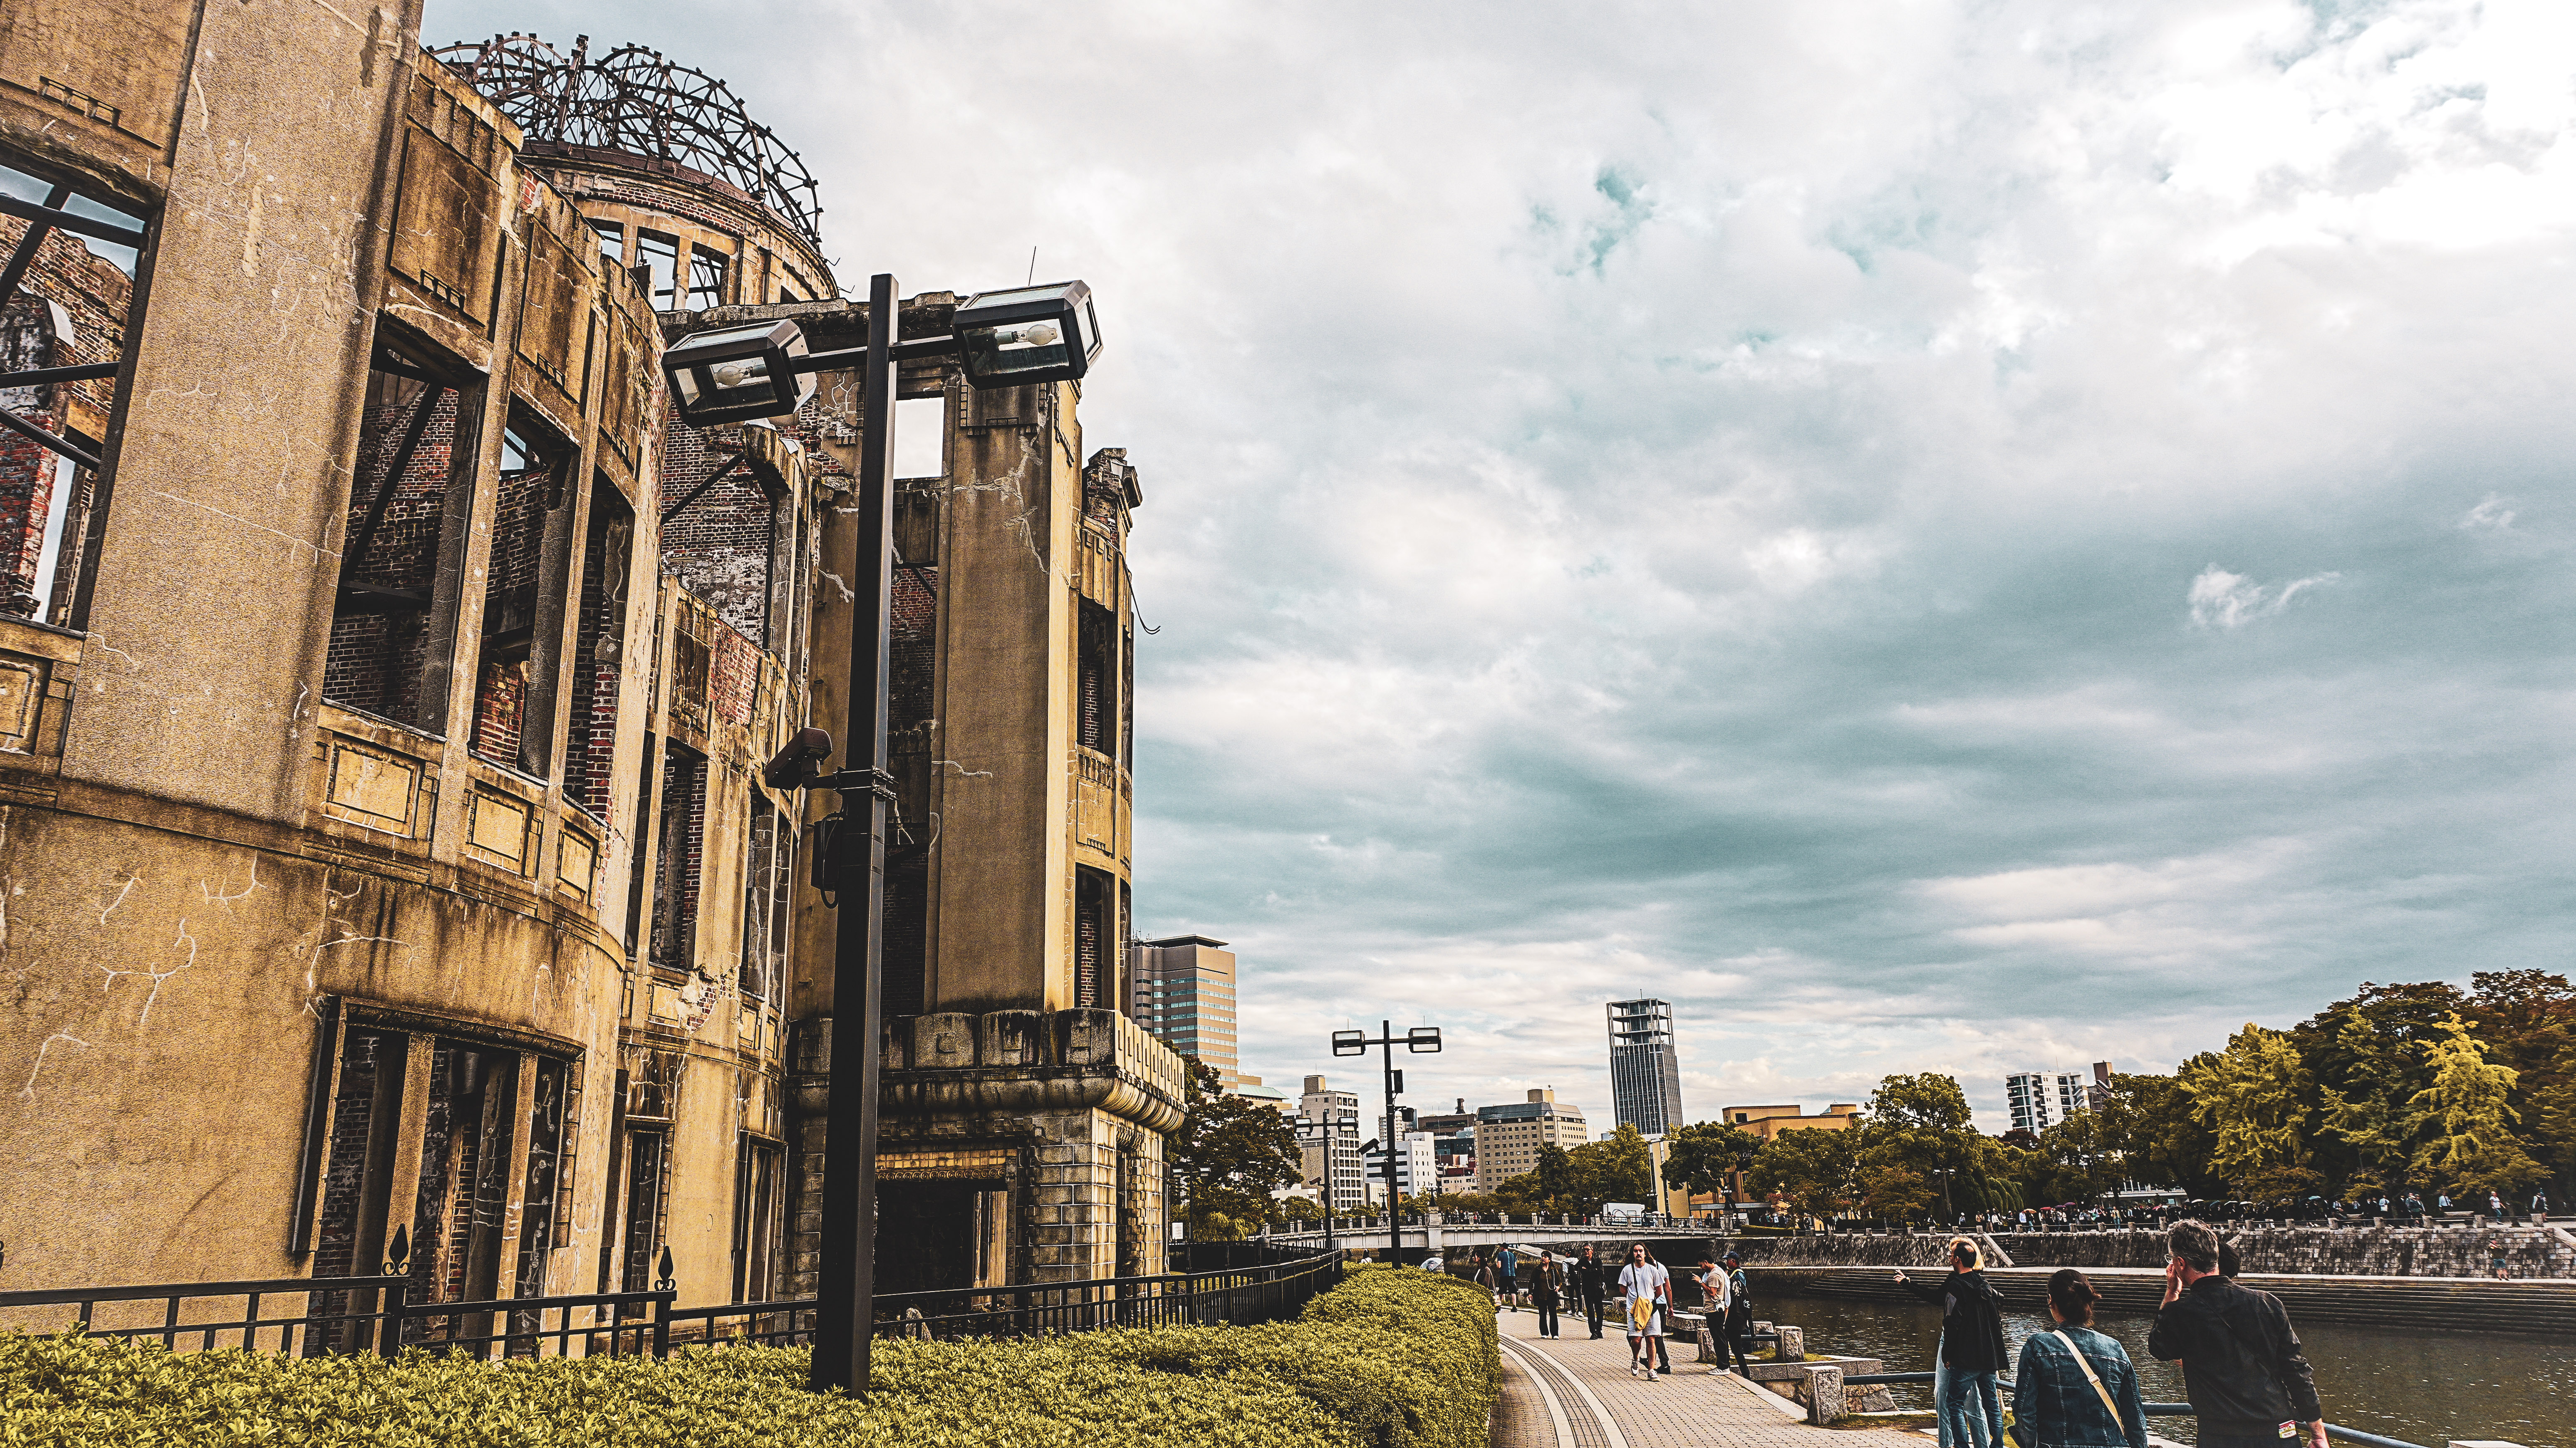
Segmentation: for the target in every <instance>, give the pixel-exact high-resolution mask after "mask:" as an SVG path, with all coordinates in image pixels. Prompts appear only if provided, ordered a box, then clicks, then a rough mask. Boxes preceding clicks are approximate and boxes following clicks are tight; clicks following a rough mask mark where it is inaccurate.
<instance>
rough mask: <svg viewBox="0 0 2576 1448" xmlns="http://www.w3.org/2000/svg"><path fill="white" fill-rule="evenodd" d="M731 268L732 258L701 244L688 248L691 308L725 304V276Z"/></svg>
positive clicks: (689, 303) (689, 302)
mask: <svg viewBox="0 0 2576 1448" xmlns="http://www.w3.org/2000/svg"><path fill="white" fill-rule="evenodd" d="M732 269H733V258H731V257H729V256H726V255H725V254H724V253H723V252H720V251H709V250H708V249H707V248H705V247H703V246H692V247H690V248H689V301H688V305H689V306H690V307H692V308H705V307H721V306H723V305H724V304H725V300H726V298H725V277H726V275H727V274H728V273H729V272H731V271H732Z"/></svg>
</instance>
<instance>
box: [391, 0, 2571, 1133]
mask: <svg viewBox="0 0 2576 1448" xmlns="http://www.w3.org/2000/svg"><path fill="white" fill-rule="evenodd" d="M718 15H720V16H721V23H710V21H711V19H712V18H713V17H716V16H718ZM503 30H533V31H536V32H537V33H539V34H541V35H544V36H545V37H547V38H548V39H550V40H554V41H557V42H560V43H562V44H564V45H566V46H567V47H568V46H569V44H570V42H571V40H572V37H573V36H574V35H575V34H576V33H586V34H588V35H590V36H591V37H592V43H593V50H594V52H596V51H598V50H600V49H604V48H605V47H607V46H608V45H612V44H616V43H621V42H625V41H629V40H632V41H637V42H641V43H643V44H646V45H650V46H653V47H655V48H657V49H660V50H663V51H665V52H667V53H668V54H670V55H671V56H672V57H674V58H675V59H679V60H682V61H684V62H687V63H691V64H695V65H699V66H701V67H703V68H705V69H707V70H709V71H712V72H714V73H716V74H719V75H722V76H725V77H726V78H728V79H729V80H730V81H731V82H732V83H733V85H734V87H735V89H736V90H737V91H738V92H740V93H741V94H742V95H743V96H744V97H745V98H746V100H747V102H748V104H749V105H750V107H751V108H752V111H753V114H754V115H756V116H757V117H759V118H760V119H761V120H763V121H765V122H767V123H769V124H771V125H772V126H774V127H776V128H777V130H778V131H779V132H780V133H781V134H782V135H783V136H784V137H785V138H787V140H788V141H789V143H790V144H792V145H795V146H797V147H798V148H800V149H801V150H802V151H803V153H804V155H805V158H806V160H807V161H808V163H809V164H810V165H811V166H812V167H813V169H814V170H815V172H816V173H817V175H818V176H819V177H820V178H821V180H822V183H823V187H824V204H825V206H826V208H827V211H828V215H827V218H826V228H827V233H828V241H829V243H830V245H829V250H830V251H831V252H832V254H833V255H834V257H835V259H836V264H837V265H838V266H839V267H840V268H841V276H842V281H843V283H844V285H845V286H850V287H859V288H863V287H864V283H865V277H866V275H867V274H868V273H869V272H872V271H878V270H890V271H893V272H894V273H895V274H896V275H897V276H898V277H899V278H901V280H902V283H903V285H904V286H905V288H906V289H907V290H908V291H909V290H927V289H933V288H956V289H959V290H968V289H973V288H977V287H982V286H988V285H995V284H1003V283H1011V282H1016V281H1018V280H1020V279H1021V277H1023V276H1024V275H1025V274H1026V271H1027V268H1028V265H1029V250H1030V248H1031V247H1032V246H1035V247H1036V248H1037V252H1038V255H1037V263H1036V265H1037V270H1038V272H1039V273H1041V274H1042V275H1043V276H1047V277H1056V276H1081V277H1084V278H1087V279H1088V280H1089V281H1090V282H1091V283H1092V285H1093V287H1094V288H1095V289H1096V290H1097V291H1098V293H1099V294H1100V296H1101V299H1102V300H1101V311H1102V316H1103V329H1104V332H1105V333H1106V335H1107V338H1108V350H1107V352H1106V353H1105V355H1104V356H1103V358H1102V361H1101V364H1100V366H1101V370H1100V371H1099V372H1098V373H1096V374H1095V376H1094V380H1093V382H1092V383H1091V384H1090V385H1089V390H1088V392H1087V394H1086V397H1085V401H1084V408H1083V412H1084V419H1085V423H1086V432H1087V436H1088V441H1089V442H1090V444H1091V445H1092V446H1124V447H1126V448H1127V449H1129V453H1130V457H1131V458H1132V459H1133V460H1134V461H1135V462H1136V463H1137V464H1138V465H1139V467H1140V468H1141V469H1142V475H1143V484H1144V488H1145V492H1146V499H1147V501H1146V506H1145V507H1144V509H1143V510H1141V512H1140V513H1139V514H1138V525H1137V530H1136V534H1135V558H1134V562H1135V570H1136V582H1137V590H1138V598H1139V602H1140V604H1141V607H1142V611H1143V613H1144V616H1145V618H1146V620H1147V621H1148V622H1150V623H1152V624H1154V625H1156V626H1157V627H1159V628H1160V629H1161V632H1160V633H1159V634H1156V635H1154V636H1152V637H1149V638H1145V639H1143V640H1141V645H1142V647H1141V657H1140V663H1139V674H1138V692H1139V705H1138V716H1137V718H1138V723H1137V733H1138V752H1139V761H1138V786H1137V794H1138V807H1139V811H1140V816H1141V818H1140V823H1139V828H1138V834H1137V842H1136V855H1137V859H1136V871H1137V887H1136V901H1137V911H1138V916H1139V920H1138V924H1139V927H1140V929H1141V931H1142V932H1143V933H1144V934H1146V935H1149V936H1151V935H1158V934H1165V933H1179V932H1185V931H1195V932H1200V933H1204V934H1208V935H1212V936H1217V937H1221V938H1224V939H1227V940H1230V941H1232V942H1233V943H1234V948H1235V949H1236V951H1237V952H1238V954H1239V956H1240V958H1241V961H1242V967H1243V974H1244V982H1245V985H1244V996H1245V1002H1244V1021H1243V1025H1244V1037H1245V1068H1246V1069H1247V1070H1251V1071H1254V1072H1258V1073H1260V1074H1263V1075H1265V1076H1267V1077H1269V1078H1270V1079H1271V1080H1272V1081H1273V1082H1275V1083H1279V1084H1284V1085H1287V1086H1288V1087H1289V1088H1290V1089H1291V1090H1292V1091H1293V1090H1294V1089H1295V1078H1296V1077H1298V1076H1299V1075H1301V1074H1303V1073H1305V1072H1308V1071H1316V1070H1328V1069H1332V1068H1333V1066H1334V1063H1333V1062H1332V1061H1331V1059H1330V1057H1329V1056H1327V1055H1326V1054H1325V1053H1324V1051H1323V1049H1322V1042H1323V1039H1324V1036H1325V1033H1326V1032H1327V1031H1328V1030H1330V1029H1332V1028H1334V1027H1337V1026H1342V1025H1345V1024H1351V1023H1368V1024H1372V1025H1373V1024H1374V1023H1375V1022H1376V1021H1377V1020H1379V1019H1381V1018H1392V1019H1393V1020H1394V1021H1395V1022H1396V1024H1397V1025H1398V1026H1399V1027H1402V1026H1406V1025H1411V1024H1414V1023H1417V1022H1429V1023H1436V1024H1439V1025H1441V1026H1443V1027H1445V1028H1446V1030H1447V1032H1448V1039H1449V1043H1450V1049H1449V1051H1448V1053H1447V1054H1446V1055H1444V1056H1442V1057H1439V1058H1430V1057H1423V1058H1416V1060H1415V1061H1414V1062H1413V1063H1412V1067H1413V1069H1412V1072H1411V1084H1412V1086H1413V1096H1412V1099H1413V1100H1414V1101H1415V1102H1416V1103H1417V1104H1421V1105H1425V1106H1429V1105H1432V1104H1435V1103H1440V1104H1445V1102H1446V1101H1447V1100H1448V1099H1449V1098H1452V1097H1457V1096H1464V1097H1467V1098H1469V1100H1470V1104H1480V1103H1483V1102H1487V1101H1494V1100H1503V1099H1517V1096H1518V1093H1519V1092H1520V1091H1521V1090H1522V1089H1524V1088H1526V1087H1530V1086H1537V1085H1553V1086H1555V1087H1556V1088H1557V1089H1558V1091H1559V1093H1560V1095H1563V1096H1567V1097H1570V1098H1571V1099H1572V1100H1574V1101H1575V1102H1576V1103H1578V1104H1580V1105H1581V1106H1583V1107H1584V1108H1585V1110H1586V1111H1587V1113H1588V1114H1590V1115H1592V1116H1593V1117H1595V1118H1596V1120H1599V1119H1601V1118H1606V1117H1607V1116H1608V1115H1609V1111H1608V1105H1609V1101H1608V1096H1609V1091H1608V1072H1607V1068H1606V1048H1605V1045H1604V1036H1603V1024H1602V1014H1601V1003H1602V1002H1603V1001H1605V1000H1607V999H1609V998H1611V997H1612V996H1614V995H1623V994H1631V993H1642V994H1653V995H1660V996H1663V997H1666V998H1668V999H1670V1000H1672V1001H1674V1002H1675V1003H1676V1006H1677V1009H1678V1011H1679V1014H1680V1017H1681V1026H1682V1030H1683V1032H1684V1033H1685V1043H1684V1047H1683V1064H1684V1071H1683V1090H1684V1098H1685V1103H1686V1105H1687V1107H1688V1108H1689V1111H1690V1113H1691V1114H1692V1115H1694V1116H1706V1115H1713V1114H1714V1113H1715V1110H1716V1108H1717V1107H1719V1106H1720V1105H1723V1104H1727V1103H1731V1102H1740V1101H1765V1102H1767V1101H1793V1100H1794V1101H1800V1102H1803V1103H1805V1104H1806V1105H1808V1106H1809V1108H1810V1109H1815V1108H1819V1107H1821V1106H1823V1105H1824V1104H1825V1103H1826V1102H1827V1101H1829V1100H1846V1099H1848V1100H1856V1099H1861V1095H1862V1093H1864V1092H1866V1090H1867V1089H1868V1088H1869V1086H1870V1085H1871V1084H1872V1083H1874V1082H1875V1081H1876V1080H1877V1078H1878V1077H1880V1076H1882V1075H1884V1074H1886V1073H1888V1072H1891V1071H1910V1070H1946V1071H1951V1072H1955V1073H1957V1074H1958V1075H1959V1076H1960V1077H1961V1078H1962V1080H1963V1082H1964V1084H1966V1085H1967V1087H1968V1089H1969V1095H1970V1098H1971V1100H1972V1101H1974V1102H1975V1103H1977V1105H1978V1107H1979V1109H1980V1113H1981V1116H1982V1117H1983V1118H1984V1119H1985V1121H1986V1122H1987V1124H1988V1125H1989V1126H1990V1127H1994V1128H1997V1129H1999V1127H2000V1124H2001V1123H2000V1122H1999V1121H1998V1120H1997V1115H1998V1113H1999V1112H2000V1107H2001V1098H2002V1086H2001V1081H2000V1077H2001V1075H2002V1073H2004V1072H2005V1071H2007V1070H2011V1069H2022V1068H2025V1067H2039V1066H2044V1067H2060V1068H2079V1069H2080V1068H2081V1067H2082V1065H2083V1064H2084V1063H2087V1062H2090V1061H2093V1060H2097V1059H2103V1058H2108V1059H2112V1060H2115V1061H2117V1062H2119V1063H2120V1065H2121V1066H2122V1068H2123V1069H2129V1068H2132V1067H2150V1066H2152V1067H2157V1068H2170V1067H2171V1066H2172V1065H2173V1063H2174V1062H2175V1061H2177V1060H2178V1059H2179V1058H2180V1057H2182V1056H2184V1055H2187V1054H2189V1053H2190V1052H2192V1051H2195V1050H2199V1049H2203V1048H2206V1047H2210V1046H2214V1045H2216V1044H2218V1043H2219V1042H2220V1041H2221V1040H2222V1039H2223V1037H2224V1035H2225V1033H2226V1032H2227V1031H2228V1030H2229V1029H2232V1028H2233V1027H2234V1026H2235V1025H2237V1024H2240V1023H2242V1022H2243V1021H2245V1020H2247V1019H2249V1018H2251V1019H2257V1020H2261V1021H2264V1022H2266V1023H2270V1024H2275V1025H2286V1024H2289V1023H2290V1022H2292V1021H2295V1020H2297V1019H2299V1018H2302V1017H2304V1016H2306V1015H2308V1014H2309V1013H2310V1012H2312V1011H2313V1010H2314V1009H2315V1008H2316V1007H2317V1006H2318V1005H2319V1004H2321V1003H2323V1002H2325V1001H2327V1000H2330V999H2333V998H2335V997H2337V996H2340V995H2343V994H2347V993H2349V992H2350V991H2351V989H2352V988H2353V987H2354V986H2355V985H2357V984H2358V983H2359V982H2361V981H2363V980H2369V979H2375V980H2395V979H2425V978H2433V977H2442V978H2448V979H2454V980H2460V981H2465V980H2466V979H2467V978H2468V975H2469V973H2470V972H2472V971H2475V970H2487V969H2505V968H2513V967H2521V966H2533V965H2538V966H2544V967H2547V968H2550V969H2565V968H2566V966H2567V965H2568V963H2569V961H2568V949H2569V945H2570V943H2571V937H2576V901H2571V895H2570V890H2569V888H2568V886H2569V881H2568V864H2569V860H2570V851H2569V845H2570V834H2571V827H2570V824H2569V821H2570V818H2571V814H2572V813H2576V808H2572V807H2576V798H2571V795H2576V788H2571V779H2570V775H2569V770H2568V754H2569V751H2568V746H2567V740H2568V739H2569V737H2570V730H2571V725H2576V719H2571V713H2576V710H2571V702H2576V694H2571V686H2576V670H2572V669H2571V666H2570V662H2569V659H2570V647H2569V646H2570V643H2571V639H2570V628H2569V619H2570V616H2571V615H2570V604H2571V602H2576V600H2571V598H2570V594H2571V586H2570V582H2569V577H2568V564H2569V561H2570V559H2569V555H2570V542H2571V537H2576V522H2571V518H2570V511H2569V510H2570V491H2571V490H2570V482H2571V474H2572V473H2576V461H2571V459H2576V450H2571V444H2576V406H2571V395H2576V388H2571V384H2576V344H2571V337H2576V9H2571V7H2569V6H2567V5H2566V4H2564V3H2563V0H2554V3H2552V0H2486V3H2469V0H2457V3H2454V0H2425V3H2406V0H2391V3H2376V4H2369V3H2365V4H2339V3H2331V0H2314V3H2311V4H2305V5H2300V4H2264V3H2215V0H2169V3H2164V4H2158V5H2152V6H2139V5H2134V4H2117V5H2086V4H2077V3H2068V0H2045V3H2025V0H1978V3H1964V0H1915V3H1899V0H1867V3H1842V0H1802V3H1800V4H1796V5H1779V4H1736V5H1718V4H1708V5H1699V6H1691V7H1685V6H1676V5H1668V4H1654V5H1647V4H1618V3H1594V4H1586V5H1579V6H1576V5H1526V4H1507V3H1496V0H1481V3H1477V4H1473V5H1466V4H1459V5H1431V4H1419V5H1385V4H1351V5H1339V4H1324V3H1316V4H1292V5H1258V6H1256V5H1249V4H1223V3H1212V0H1164V3H1123V4H1121V3H1101V4H1049V5H1039V4H1024V5H1003V4H992V5H975V4H953V5H939V6H930V5H892V4H877V5H853V4H847V3H836V0H820V3H815V0H799V3H796V4H793V5H789V4H776V3H750V4H744V3H735V4H731V5H728V6H725V7H723V8H722V10H721V11H714V10H709V9H706V8H704V7H696V6H691V7H681V6H673V5H645V6H637V5H634V4H632V3H621V4H610V3H606V0H525V3H508V0H433V3H432V4H431V7H430V11H429V19H428V24H427V31H428V33H427V36H426V38H427V39H428V40H430V41H432V42H434V43H435V42H444V41H447V40H451V39H467V38H481V37H483V36H487V35H490V34H493V33H495V32H497V31H503ZM1341 1064H1343V1065H1349V1064H1351V1063H1347V1062H1345V1063H1341ZM1352 1074H1354V1075H1356V1074H1357V1073H1352ZM1353 1084H1358V1083H1356V1082H1354V1083H1353Z"/></svg>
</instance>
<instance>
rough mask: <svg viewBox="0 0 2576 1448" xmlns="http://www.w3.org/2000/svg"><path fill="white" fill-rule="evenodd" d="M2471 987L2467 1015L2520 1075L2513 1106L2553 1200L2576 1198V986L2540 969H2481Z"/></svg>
mask: <svg viewBox="0 0 2576 1448" xmlns="http://www.w3.org/2000/svg"><path fill="white" fill-rule="evenodd" d="M2469 982H2470V985H2471V988H2472V989H2471V994H2470V997H2469V1008H2468V1010H2467V1011H2466V1012H2464V1013H2463V1014H2465V1015H2466V1016H2467V1017H2468V1019H2469V1024H2470V1026H2471V1028H2472V1029H2474V1030H2475V1031H2476V1032H2477V1034H2478V1039H2479V1040H2480V1041H2483V1042H2485V1043H2486V1048H2487V1056H2488V1059H2490V1060H2492V1061H2494V1062H2495V1063H2496V1064H2498V1065H2500V1066H2510V1067H2512V1068H2513V1069H2514V1070H2515V1071H2516V1072H2518V1073H2520V1074H2519V1076H2518V1077H2517V1078H2516V1080H2515V1082H2514V1087H2513V1093H2512V1097H2511V1098H2510V1102H2509V1104H2511V1105H2512V1106H2514V1107H2515V1108H2516V1109H2517V1110H2519V1111H2520V1112H2521V1113H2522V1128H2523V1129H2522V1132H2521V1136H2522V1140H2523V1144H2524V1145H2525V1147H2526V1148H2527V1149H2528V1150H2529V1153H2530V1154H2531V1155H2532V1156H2534V1157H2536V1158H2538V1159H2539V1160H2540V1161H2541V1162H2542V1164H2543V1165H2545V1166H2546V1167H2548V1168H2549V1171H2550V1174H2551V1176H2552V1177H2553V1178H2554V1181H2553V1185H2552V1190H2553V1194H2554V1195H2555V1196H2557V1198H2558V1199H2559V1200H2561V1201H2566V1200H2569V1199H2571V1198H2576V986H2571V985H2569V983H2568V980H2567V977H2565V976H2563V975H2553V974H2550V973H2548V972H2545V971H2538V970H2492V971H2489V970H2482V971H2479V972H2478V973H2476V974H2475V975H2472V976H2470V977H2469Z"/></svg>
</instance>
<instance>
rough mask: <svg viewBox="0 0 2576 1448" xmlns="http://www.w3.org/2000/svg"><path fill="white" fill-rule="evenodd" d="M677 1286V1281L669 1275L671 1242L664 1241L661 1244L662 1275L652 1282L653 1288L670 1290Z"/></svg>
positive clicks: (663, 1290) (658, 1290) (659, 1290)
mask: <svg viewBox="0 0 2576 1448" xmlns="http://www.w3.org/2000/svg"><path fill="white" fill-rule="evenodd" d="M677 1286H678V1284H677V1282H676V1281H674V1279H673V1278H672V1276H671V1244H670V1243H668V1242H665V1243H663V1244H662V1275H661V1277H660V1279H659V1280H657V1281H656V1282H654V1284H653V1290H654V1291H656V1292H670V1291H673V1290H675V1289H676V1288H677Z"/></svg>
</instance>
